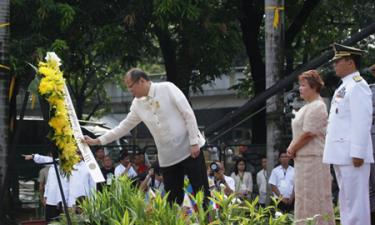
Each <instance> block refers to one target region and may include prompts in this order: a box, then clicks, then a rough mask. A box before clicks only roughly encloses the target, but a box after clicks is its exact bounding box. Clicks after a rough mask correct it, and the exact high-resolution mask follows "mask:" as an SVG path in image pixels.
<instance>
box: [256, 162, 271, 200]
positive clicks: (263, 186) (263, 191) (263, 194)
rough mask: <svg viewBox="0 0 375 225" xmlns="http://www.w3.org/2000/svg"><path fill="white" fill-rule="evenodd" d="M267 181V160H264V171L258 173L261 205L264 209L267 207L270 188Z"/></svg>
mask: <svg viewBox="0 0 375 225" xmlns="http://www.w3.org/2000/svg"><path fill="white" fill-rule="evenodd" d="M267 180H268V175H267V158H262V170H260V171H259V172H258V173H257V185H258V191H259V204H260V205H261V206H263V207H264V206H266V199H267V186H268V182H267Z"/></svg>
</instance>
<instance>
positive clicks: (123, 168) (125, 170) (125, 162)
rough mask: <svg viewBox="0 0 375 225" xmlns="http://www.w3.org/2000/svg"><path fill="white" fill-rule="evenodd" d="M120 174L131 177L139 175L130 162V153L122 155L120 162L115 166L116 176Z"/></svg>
mask: <svg viewBox="0 0 375 225" xmlns="http://www.w3.org/2000/svg"><path fill="white" fill-rule="evenodd" d="M120 176H127V177H128V178H130V179H132V178H134V177H136V176H137V172H135V170H134V168H133V166H132V163H131V162H130V158H129V155H128V154H127V153H125V152H124V153H122V154H121V155H120V164H118V165H117V166H116V168H115V177H120Z"/></svg>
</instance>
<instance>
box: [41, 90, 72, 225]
mask: <svg viewBox="0 0 375 225" xmlns="http://www.w3.org/2000/svg"><path fill="white" fill-rule="evenodd" d="M39 102H40V109H41V111H42V115H43V119H44V121H46V122H48V121H49V107H48V103H47V101H46V100H44V99H43V98H42V97H41V96H39ZM49 143H50V145H51V148H53V149H54V150H55V151H54V153H55V154H53V156H52V161H53V167H54V168H55V173H56V177H57V182H58V184H59V189H60V194H61V200H62V203H63V207H64V212H65V216H66V221H67V222H68V225H72V221H71V220H70V215H69V211H68V207H67V205H66V201H65V195H64V190H63V188H62V184H61V179H60V173H59V169H58V168H57V162H56V159H55V157H57V156H58V150H57V147H56V146H55V145H54V144H52V143H51V142H49Z"/></svg>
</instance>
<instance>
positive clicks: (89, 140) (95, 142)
mask: <svg viewBox="0 0 375 225" xmlns="http://www.w3.org/2000/svg"><path fill="white" fill-rule="evenodd" d="M81 141H82V142H83V143H86V144H88V145H100V141H99V139H98V138H95V139H93V138H91V137H89V136H87V135H85V136H83V139H81Z"/></svg>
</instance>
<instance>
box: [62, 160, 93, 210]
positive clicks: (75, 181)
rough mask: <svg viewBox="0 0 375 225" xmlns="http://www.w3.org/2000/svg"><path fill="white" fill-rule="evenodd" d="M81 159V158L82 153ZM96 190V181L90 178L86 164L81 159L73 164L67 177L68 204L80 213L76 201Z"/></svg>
mask: <svg viewBox="0 0 375 225" xmlns="http://www.w3.org/2000/svg"><path fill="white" fill-rule="evenodd" d="M80 156H81V159H82V155H80ZM95 190H96V183H95V181H94V180H93V179H92V177H91V175H90V172H89V170H88V168H87V165H86V164H85V162H84V161H83V160H81V161H80V162H78V163H77V164H75V165H74V166H73V170H72V174H71V175H70V177H69V198H68V199H69V201H68V206H69V207H70V208H75V210H76V212H77V213H80V210H79V207H78V202H79V201H81V200H83V199H84V198H86V197H88V196H90V195H92V193H93V192H94V191H95Z"/></svg>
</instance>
